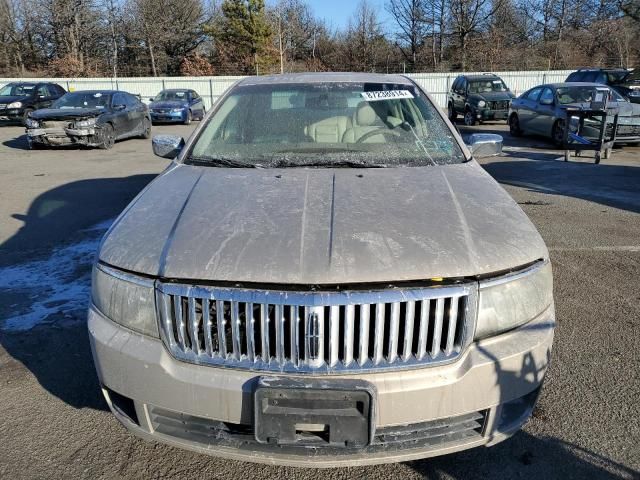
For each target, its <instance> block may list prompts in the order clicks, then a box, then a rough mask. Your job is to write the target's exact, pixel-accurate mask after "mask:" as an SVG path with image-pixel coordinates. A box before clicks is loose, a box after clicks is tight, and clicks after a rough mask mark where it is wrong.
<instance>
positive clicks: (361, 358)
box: [157, 283, 476, 373]
mask: <svg viewBox="0 0 640 480" xmlns="http://www.w3.org/2000/svg"><path fill="white" fill-rule="evenodd" d="M475 288H476V287H475V285H469V284H465V285H456V286H450V287H438V288H412V289H393V290H381V291H351V292H323V293H318V292H279V291H267V290H265V291H258V290H242V289H222V288H209V287H189V286H183V285H176V284H171V283H162V284H159V285H158V289H157V305H158V315H159V318H160V326H161V333H162V338H163V341H164V342H165V344H166V345H167V347H168V348H169V350H170V351H171V353H172V354H173V355H174V356H175V357H176V358H178V359H180V360H185V361H190V362H193V363H197V364H210V365H217V366H234V367H239V368H247V369H252V370H271V371H289V372H295V373H305V372H311V373H321V372H322V371H325V372H332V373H333V372H339V371H354V370H357V371H362V370H368V369H381V368H395V367H407V366H419V365H425V364H430V363H442V362H445V361H451V360H452V359H455V358H456V357H457V356H459V355H460V353H461V352H462V351H463V350H464V348H465V347H466V346H467V345H468V343H469V342H470V341H471V336H472V334H473V333H472V332H473V322H474V318H475V312H474V311H473V309H474V308H475V301H474V300H473V299H474V298H475V295H476V290H475Z"/></svg>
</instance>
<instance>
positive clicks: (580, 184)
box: [482, 152, 640, 213]
mask: <svg viewBox="0 0 640 480" xmlns="http://www.w3.org/2000/svg"><path fill="white" fill-rule="evenodd" d="M550 155H551V154H550ZM523 156H526V157H527V158H523ZM505 157H515V158H518V160H513V161H509V160H506V161H505V160H504V158H505ZM529 157H530V155H529V154H528V153H527V154H523V153H522V152H505V153H504V155H503V157H502V158H501V159H499V160H497V161H490V160H489V161H486V162H483V165H482V166H483V167H484V169H485V170H486V171H487V172H488V173H489V174H490V175H491V176H492V177H493V178H495V179H496V180H497V181H498V182H500V183H502V184H506V185H514V186H518V187H523V188H527V189H528V190H529V191H532V192H537V193H543V194H550V195H563V196H567V197H575V198H580V199H583V200H588V201H591V202H595V203H599V204H601V205H606V206H609V207H615V208H619V209H623V210H628V211H631V212H636V213H637V212H640V164H639V165H638V166H637V167H635V166H625V165H609V164H606V163H601V164H599V165H595V164H592V163H582V162H564V161H558V160H557V159H556V158H557V156H554V158H538V157H536V158H533V159H532V158H529Z"/></svg>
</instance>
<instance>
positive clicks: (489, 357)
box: [88, 73, 555, 467]
mask: <svg viewBox="0 0 640 480" xmlns="http://www.w3.org/2000/svg"><path fill="white" fill-rule="evenodd" d="M469 142H470V147H467V146H465V145H464V143H463V142H462V139H461V137H460V136H459V135H458V133H457V132H456V130H455V129H454V127H453V126H452V125H451V124H450V123H449V122H448V121H447V119H446V117H445V116H444V114H443V113H442V112H441V111H440V109H439V108H438V107H437V106H436V105H435V104H434V102H433V100H432V99H431V97H430V96H429V95H427V94H426V93H425V92H424V91H423V90H422V89H421V88H420V87H419V86H418V85H417V84H416V83H414V82H413V81H412V80H411V79H408V78H405V77H403V76H399V75H378V74H338V73H333V74H328V73H325V74H290V75H281V76H272V77H269V76H266V77H250V78H246V79H243V80H241V81H239V82H238V83H236V84H235V85H234V86H233V87H231V88H230V89H229V90H228V91H227V92H226V93H225V94H224V95H223V96H222V97H221V98H220V99H219V100H218V101H217V102H216V104H215V106H214V110H213V112H211V114H209V115H208V116H207V117H206V118H205V121H204V122H203V123H202V124H201V125H200V126H199V127H198V128H197V129H196V130H195V132H194V133H193V134H192V135H191V137H190V138H189V140H188V141H186V142H185V141H184V140H183V139H182V138H180V137H175V136H169V135H160V136H157V137H155V138H154V140H153V142H152V143H153V148H154V152H155V153H156V154H157V155H159V156H161V157H163V158H169V159H172V163H171V165H170V166H169V167H168V168H167V169H166V170H165V171H164V172H163V173H162V174H161V175H160V176H158V177H157V178H156V179H155V180H154V181H153V182H152V183H151V184H150V185H149V186H148V187H147V188H146V189H145V190H144V191H143V192H142V193H141V194H140V195H139V196H138V197H137V198H136V199H135V200H134V201H133V202H132V204H131V205H130V206H129V207H127V208H126V210H125V211H124V213H123V214H122V215H121V216H120V217H119V218H118V219H116V220H115V223H114V224H113V225H112V227H111V228H110V229H109V231H108V232H107V233H106V235H105V237H104V239H103V241H102V244H101V247H100V249H99V252H98V254H97V257H96V263H95V265H94V269H93V280H92V294H91V298H92V300H91V305H90V308H89V312H88V328H89V338H90V341H91V347H92V352H93V357H94V363H95V366H96V370H97V373H98V377H99V381H100V385H101V388H102V392H103V394H104V397H105V399H106V401H107V403H108V405H109V408H110V409H111V411H112V412H113V413H114V415H115V417H116V418H117V419H118V420H119V421H120V422H122V423H123V424H124V425H125V426H126V427H127V428H128V429H129V430H130V431H131V432H133V433H135V434H136V435H139V436H141V437H143V438H146V439H149V440H156V441H161V442H166V443H169V444H172V445H176V446H180V447H182V448H187V449H192V450H195V451H198V452H202V453H207V454H211V455H218V456H222V457H226V458H232V459H238V460H246V461H254V462H263V463H270V464H283V465H294V466H305V467H309V466H314V467H332V466H333V467H335V466H349V465H362V464H374V463H382V462H395V461H404V460H412V459H417V458H423V457H430V456H434V455H442V454H446V453H450V452H454V451H459V450H464V449H468V448H472V447H477V446H483V445H484V446H488V445H493V444H496V443H498V442H500V441H502V440H504V439H506V438H508V437H509V436H510V435H512V434H513V433H515V432H516V431H518V429H519V428H520V427H521V426H522V425H523V423H524V422H525V421H526V420H527V419H528V417H529V416H530V415H531V412H532V411H533V408H534V405H535V403H536V400H537V398H538V394H539V392H540V389H541V386H542V382H543V379H544V376H545V372H546V369H547V366H548V362H549V358H550V350H551V345H552V340H553V333H554V328H555V313H554V304H553V295H552V275H551V265H550V260H549V253H548V251H547V248H546V247H545V244H544V242H543V240H542V238H541V237H540V235H539V234H538V232H537V231H536V229H535V227H534V226H533V224H532V223H531V222H530V221H529V219H528V218H527V217H526V215H525V214H524V212H523V211H522V210H521V209H520V207H518V205H517V204H516V203H515V202H514V201H513V199H512V198H511V197H510V196H509V195H508V194H507V192H505V191H504V190H503V189H502V188H501V187H500V186H499V185H498V183H497V182H496V181H495V180H494V179H493V178H491V177H490V176H489V174H487V173H486V172H485V171H484V169H483V168H482V167H481V166H480V165H479V164H478V163H477V162H476V160H475V159H474V158H473V157H474V156H482V155H494V154H497V153H499V151H500V150H501V146H502V138H501V137H499V136H497V135H488V134H475V135H472V136H471V137H470V139H469Z"/></svg>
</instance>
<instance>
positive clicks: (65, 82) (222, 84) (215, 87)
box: [0, 70, 571, 108]
mask: <svg viewBox="0 0 640 480" xmlns="http://www.w3.org/2000/svg"><path fill="white" fill-rule="evenodd" d="M475 73H476V74H477V73H481V72H475ZM494 73H496V74H497V75H499V76H501V77H502V79H503V80H504V81H505V83H506V84H507V86H508V87H509V88H510V89H511V91H512V92H513V93H515V94H516V95H519V94H520V93H522V92H524V91H525V90H528V89H529V88H531V87H534V86H536V85H539V84H542V83H552V82H562V81H564V79H565V78H567V75H569V73H571V70H552V71H521V72H494ZM465 74H466V75H473V74H474V73H473V72H466V73H465ZM458 75H461V73H453V72H450V73H411V74H407V77H410V78H412V79H413V80H415V81H416V82H417V83H418V84H419V85H420V86H421V87H422V88H423V89H425V90H426V91H427V92H429V93H430V94H431V95H432V96H433V97H434V99H435V100H436V102H437V103H438V104H439V105H440V106H441V107H443V108H444V107H446V100H447V92H448V91H449V88H450V87H451V83H452V82H453V80H454V79H455V78H456V77H457V76H458ZM241 78H244V77H241V76H228V77H135V78H117V79H115V78H24V79H20V78H0V85H4V84H5V83H9V82H15V81H21V80H24V81H29V82H34V81H48V82H56V83H58V84H60V85H62V86H63V87H64V88H65V89H66V90H68V91H74V90H102V89H105V90H107V89H113V90H124V91H127V92H130V93H132V94H135V95H140V97H141V98H142V100H143V101H145V102H147V103H148V102H149V100H150V98H151V97H153V96H155V95H156V94H157V93H158V92H160V90H163V89H165V88H190V89H193V90H195V91H196V92H198V94H200V96H202V97H203V98H204V100H205V103H206V105H207V108H209V107H211V105H212V104H213V103H214V102H215V100H216V99H217V98H218V97H219V96H220V95H222V93H223V92H224V91H225V90H226V89H227V88H229V87H230V86H231V85H232V84H233V83H234V82H235V81H237V80H239V79H241Z"/></svg>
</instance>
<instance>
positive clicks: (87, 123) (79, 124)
mask: <svg viewBox="0 0 640 480" xmlns="http://www.w3.org/2000/svg"><path fill="white" fill-rule="evenodd" d="M95 124H96V119H95V118H87V119H85V120H77V121H76V122H74V125H75V127H76V128H86V127H93V126H94V125H95Z"/></svg>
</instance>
